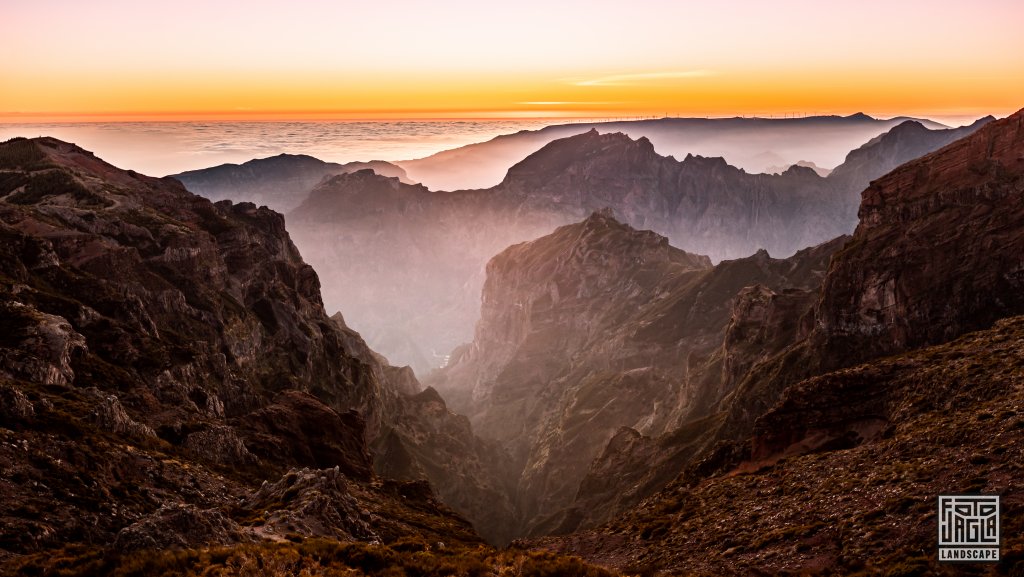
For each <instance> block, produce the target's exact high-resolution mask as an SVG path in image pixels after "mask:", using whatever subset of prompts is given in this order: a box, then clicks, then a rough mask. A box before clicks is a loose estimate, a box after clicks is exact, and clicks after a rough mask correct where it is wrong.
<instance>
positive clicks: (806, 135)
mask: <svg viewBox="0 0 1024 577" xmlns="http://www.w3.org/2000/svg"><path fill="white" fill-rule="evenodd" d="M907 120H915V119H909V118H905V117H896V118H890V119H884V120H882V119H875V118H872V117H870V116H868V115H866V114H853V115H850V116H811V117H806V118H775V119H773V118H710V119H709V118H661V119H654V120H640V121H619V122H596V123H594V122H589V123H574V124H562V125H554V126H548V127H545V128H542V129H539V130H523V131H520V132H517V133H515V134H507V135H502V136H498V137H495V138H493V139H491V140H489V141H487V142H481V143H476V144H470V145H467V146H463V147H460V148H456V149H452V150H446V151H443V152H439V153H437V154H434V155H431V156H428V157H426V158H421V159H417V160H405V161H400V162H397V164H398V165H400V166H401V167H402V168H404V169H405V170H406V171H407V172H408V173H409V177H410V178H411V179H413V180H415V181H417V182H422V183H423V184H425V185H427V186H428V187H430V188H431V189H435V190H436V189H442V190H456V189H473V188H488V187H491V186H494V185H495V184H497V183H498V182H500V181H501V179H502V177H504V175H505V171H506V170H507V169H508V167H509V166H512V165H513V164H515V163H517V162H519V161H520V160H522V159H523V158H525V157H526V156H527V155H528V154H530V153H532V152H534V151H536V150H538V149H540V148H541V147H543V146H544V145H545V144H548V143H550V142H552V141H554V140H558V139H561V138H566V137H569V136H575V135H578V134H582V133H584V132H587V131H589V130H592V129H596V130H597V131H599V132H601V133H602V134H603V133H609V132H621V133H623V134H626V135H627V136H629V137H630V138H632V139H634V140H639V139H640V138H647V139H648V140H650V141H651V143H652V144H653V145H654V147H655V148H656V149H657V151H658V153H660V154H662V155H665V156H675V157H677V158H682V157H684V156H686V155H687V154H694V155H700V156H712V157H713V156H720V157H723V158H725V159H726V161H727V162H728V163H729V164H731V165H733V166H736V167H739V168H742V169H744V170H746V171H747V172H750V173H759V172H771V171H770V170H769V169H770V168H771V167H776V166H789V165H791V164H794V163H796V162H797V161H798V160H805V161H813V162H816V163H817V164H818V165H820V166H825V167H828V166H836V165H837V164H840V163H841V162H842V161H843V158H844V157H845V155H846V153H847V152H849V151H850V150H851V149H853V148H855V147H857V146H859V145H860V144H862V143H864V142H866V141H868V140H870V139H872V138H874V137H876V136H878V135H879V134H881V133H883V132H885V131H887V130H889V129H891V128H893V127H895V126H897V125H899V124H901V123H903V122H905V121H907ZM918 122H920V123H922V124H924V125H925V126H927V127H928V128H931V129H944V128H947V127H946V126H943V125H942V124H939V123H936V122H932V121H929V120H918Z"/></svg>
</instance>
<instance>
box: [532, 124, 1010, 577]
mask: <svg viewBox="0 0 1024 577" xmlns="http://www.w3.org/2000/svg"><path fill="white" fill-rule="evenodd" d="M1022 191H1024V111H1021V112H1018V113H1016V114H1014V115H1012V116H1010V117H1008V118H1006V119H1003V120H999V121H993V122H990V123H988V124H986V125H985V126H984V127H983V128H981V129H980V130H977V131H976V132H975V133H974V134H972V135H970V136H967V137H965V138H962V139H960V140H958V141H956V142H954V143H952V144H950V145H948V146H946V147H944V148H942V149H941V150H939V151H937V152H934V153H931V154H928V155H926V156H924V157H922V158H920V159H918V160H916V161H912V162H909V163H907V164H905V165H903V166H900V167H899V168H897V169H896V170H894V171H892V172H891V173H889V174H887V175H886V176H884V177H883V178H880V179H877V180H875V181H874V182H872V184H871V186H870V187H869V188H867V189H866V190H865V191H864V194H863V201H862V203H861V207H860V213H859V214H860V224H859V225H858V227H857V230H856V232H855V234H854V235H853V237H852V238H851V239H850V240H849V241H848V242H846V243H845V244H844V245H843V247H842V248H841V249H840V250H838V251H837V252H836V253H835V254H834V256H833V258H832V262H831V265H830V266H829V269H828V273H827V274H826V275H825V279H824V281H823V283H822V287H821V289H820V292H819V294H818V296H817V298H816V304H815V305H814V307H813V312H812V313H811V316H810V318H809V319H808V320H807V321H806V322H803V323H801V324H802V325H803V326H805V327H806V329H805V330H802V331H797V332H795V333H794V334H793V339H792V342H791V344H789V345H788V346H784V347H782V349H781V351H780V352H777V353H776V354H774V355H770V356H768V357H766V358H763V359H761V360H760V361H758V362H757V363H756V364H755V365H754V366H753V367H752V368H751V369H749V370H748V371H747V374H746V376H745V377H744V378H743V380H742V381H741V382H740V383H739V384H738V385H737V386H736V388H735V390H734V391H733V392H732V394H731V395H730V396H728V397H726V398H724V399H723V401H722V402H721V403H720V404H719V406H718V411H717V416H715V417H714V418H713V419H711V420H709V421H706V422H705V423H703V424H702V425H703V427H701V429H690V430H687V428H686V427H683V428H680V429H679V430H678V431H675V432H673V433H670V434H667V435H662V436H661V437H658V438H651V437H646V436H643V435H640V434H639V433H637V432H630V431H620V432H619V433H618V434H616V436H615V437H613V439H612V442H611V443H609V445H608V447H607V448H606V450H605V452H604V454H603V455H602V456H601V458H600V459H599V460H598V461H596V462H595V463H594V464H593V466H592V469H591V474H590V476H589V477H588V479H586V480H585V481H584V483H583V484H582V485H581V491H580V494H579V495H578V500H579V501H580V503H581V504H589V505H590V506H593V504H594V503H595V502H599V503H600V502H608V497H605V498H603V499H602V498H601V495H602V494H605V495H610V494H611V493H612V492H614V490H615V489H618V490H627V487H633V486H635V484H636V483H637V482H641V483H644V482H646V483H648V486H650V479H649V477H648V476H647V475H639V476H638V475H636V474H635V473H632V472H630V471H632V470H633V469H631V467H635V466H637V465H638V464H640V463H648V462H649V461H648V460H647V459H648V457H651V456H654V459H655V463H656V464H657V463H658V457H657V455H658V454H662V455H663V454H664V453H666V452H670V453H672V452H674V453H676V454H678V455H681V457H679V458H677V459H675V461H674V462H673V463H672V465H673V467H674V469H675V471H677V472H678V471H682V474H677V477H676V478H675V480H673V481H671V482H670V483H669V484H668V485H667V486H666V488H665V489H663V490H661V491H660V492H658V493H656V494H655V495H653V496H650V497H648V498H647V499H646V500H643V501H642V502H641V503H640V504H639V505H637V506H636V507H635V508H633V509H632V510H631V511H630V512H629V513H628V514H626V515H624V516H623V517H621V518H619V519H617V520H614V521H612V522H611V523H610V524H607V525H605V526H603V527H601V528H598V529H590V530H586V531H582V532H577V533H575V534H573V535H571V536H569V537H565V538H548V539H546V540H542V541H540V542H535V543H533V545H534V546H544V547H548V548H553V549H556V550H559V551H563V552H572V553H575V554H580V555H583V556H584V557H586V558H588V559H590V560H594V561H598V562H602V563H607V564H610V565H613V566H618V567H642V568H646V569H647V570H651V571H656V570H658V569H662V568H679V567H685V568H686V570H688V571H694V572H712V573H736V572H744V571H758V572H769V573H778V572H786V571H789V572H799V571H821V570H832V571H838V572H843V573H848V572H854V571H865V572H868V573H872V572H878V571H882V570H883V569H886V568H899V570H901V571H907V572H928V571H937V570H938V567H937V562H936V558H935V557H934V555H932V554H929V553H928V552H929V551H931V550H932V549H933V548H934V546H935V533H936V518H935V515H934V512H933V511H934V503H935V498H936V495H938V494H947V493H954V494H955V493H984V494H999V495H1001V497H1002V502H1003V503H1004V504H1005V505H1004V510H1003V519H1005V524H1004V531H1006V532H1005V533H1003V535H1008V536H1009V537H1007V538H1004V541H1003V543H1002V547H1003V555H1004V557H1003V559H1004V562H1005V564H1004V566H1006V567H1009V566H1012V565H1013V564H1014V563H1017V562H1018V561H1017V560H1018V559H1019V558H1020V555H1022V554H1024V541H1022V540H1021V538H1020V535H1021V532H1020V528H1021V521H1020V519H1021V517H1020V509H1021V507H1020V502H1021V501H1020V500H1021V495H1024V483H1022V482H1021V480H1020V476H1019V475H1017V474H1016V472H1015V471H1016V469H1017V468H1018V466H1017V464H1016V462H1017V455H1020V454H1022V451H1024V436H1022V435H1021V434H1020V429H1021V426H1022V423H1021V419H1020V415H1019V406H1020V403H1021V400H1022V399H1021V389H1020V386H1019V384H1020V380H1021V378H1022V375H1024V356H1022V354H1021V351H1022V350H1024V348H1022V346H1021V345H1022V343H1024V341H1022V339H1024V332H1022V326H1024V320H1022V319H1024V316H1020V315H1024V301H1022V300H1021V299H1020V295H1021V294H1022V293H1021V289H1022V288H1024V287H1022V284H1024V279H1022V278H1021V275H1020V269H1021V262H1020V255H1021V254H1022V249H1024V247H1022V246H1021V243H1022V242H1024V237H1022V236H1021V234H1020V231H1021V230H1022V227H1024V213H1022V210H1024V192H1022ZM741 308H744V309H749V308H750V307H745V306H744V307H741ZM755 308H756V307H755ZM769 316H770V315H769ZM787 316H788V315H787ZM755 318H767V317H765V315H763V314H759V315H756V316H755ZM792 318H796V317H791V319H792ZM804 318H807V317H806V316H805V317H804ZM790 322H792V321H790ZM745 324H748V323H747V322H745V321H743V322H741V325H745ZM735 325H736V319H735V318H734V322H733V326H735ZM755 326H756V324H755ZM731 330H732V327H731V328H730V331H731ZM972 331H976V332H972ZM742 332H743V333H745V334H748V335H749V334H750V331H749V329H743V330H742ZM700 439H703V441H700V442H697V443H695V440H700ZM687 445H688V446H689V448H686V446H687ZM662 459H664V457H662ZM616 471H625V472H626V473H625V475H624V477H623V478H621V479H615V472H616ZM609 479H612V480H609ZM590 490H593V491H594V493H593V495H596V496H597V497H598V499H597V500H596V501H595V500H594V499H590V498H589V497H590V496H588V494H587V492H588V491H590ZM588 499H589V500H588ZM725 518H728V519H729V521H728V523H723V519H725ZM921 551H924V552H925V553H923V554H922V553H920V552H921Z"/></svg>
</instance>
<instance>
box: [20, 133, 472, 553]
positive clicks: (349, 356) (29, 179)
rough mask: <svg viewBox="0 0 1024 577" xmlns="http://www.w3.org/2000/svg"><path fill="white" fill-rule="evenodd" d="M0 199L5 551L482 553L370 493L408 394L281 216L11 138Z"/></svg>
mask: <svg viewBox="0 0 1024 577" xmlns="http://www.w3.org/2000/svg"><path fill="white" fill-rule="evenodd" d="M0 197H2V199H0V236H2V238H3V242H2V243H0V308H2V311H3V312H2V314H0V319H2V321H0V322H2V323H3V327H2V330H0V335H2V336H0V391H2V392H0V413H2V414H3V416H4V418H3V420H2V423H3V425H2V427H0V434H2V435H3V439H4V442H3V444H2V447H3V448H2V449H0V466H2V467H3V470H4V471H5V474H4V475H3V477H4V480H3V481H2V483H3V491H2V492H3V495H4V498H3V499H2V500H0V520H2V521H0V525H2V527H3V530H2V531H0V533H2V534H3V535H4V540H3V543H0V547H2V548H3V549H4V550H6V551H8V552H10V553H27V552H32V551H39V550H45V549H48V548H53V547H59V546H65V545H68V544H74V543H113V542H115V541H116V542H117V543H119V544H120V546H121V547H122V548H125V549H130V548H135V547H166V546H205V545H211V544H230V543H238V542H244V541H252V540H260V539H264V538H271V539H282V538H283V537H284V535H285V534H287V533H292V532H294V533H298V534H301V535H307V536H312V535H330V536H333V537H341V538H351V539H356V540H366V541H371V540H388V541H390V540H394V539H397V538H400V537H402V536H423V537H427V538H430V537H433V538H443V539H446V540H448V539H450V540H454V541H457V542H475V541H476V540H477V538H476V537H475V535H474V534H473V532H472V528H471V527H470V526H469V525H468V523H466V522H465V521H463V520H462V519H461V518H459V517H457V516H455V515H454V514H452V513H451V511H450V510H448V509H446V508H445V507H444V506H442V505H440V504H439V503H438V502H437V501H436V499H435V498H434V497H433V496H432V494H431V493H430V491H429V488H426V489H418V490H417V491H416V492H415V494H416V495H418V496H415V497H411V498H406V497H403V496H402V495H400V494H398V493H399V492H400V491H401V490H404V489H401V487H402V486H403V485H401V484H395V485H393V491H392V493H387V491H385V490H384V489H382V488H381V486H380V484H379V482H378V481H377V480H376V478H375V475H374V473H373V462H372V459H371V455H370V453H369V452H368V450H367V445H366V443H367V438H370V439H372V438H375V437H377V436H378V435H379V433H380V432H381V430H382V428H383V427H384V425H385V423H387V422H388V416H389V415H393V414H394V413H395V411H397V408H396V407H397V406H398V405H399V404H400V403H401V394H402V393H403V392H410V391H409V390H407V389H408V388H409V385H408V383H405V384H404V385H403V384H402V382H401V379H400V377H401V374H400V371H397V370H396V369H393V368H391V367H388V366H386V365H384V364H383V363H381V362H380V361H379V359H375V358H373V357H372V356H370V355H369V352H368V351H369V350H368V349H366V346H365V344H364V343H362V342H361V340H358V339H356V338H354V337H353V336H352V335H348V334H346V333H345V332H344V331H343V330H342V329H341V328H340V327H339V326H337V325H336V324H335V322H333V321H332V320H331V319H330V318H328V317H327V315H326V314H325V312H324V309H323V306H322V304H321V300H320V294H319V282H318V280H317V276H316V274H315V273H314V272H313V270H312V269H311V268H310V267H309V266H308V265H306V264H305V263H304V262H303V261H302V259H301V258H300V256H299V254H298V251H297V250H296V249H295V246H294V245H293V244H292V243H291V241H290V240H289V237H288V234H287V233H286V231H285V229H284V219H283V218H282V217H281V215H279V214H277V213H275V212H273V211H270V210H268V209H265V208H263V209H259V208H256V207H255V206H254V205H252V204H248V203H242V204H238V205H235V204H232V203H230V202H220V203H217V204H213V203H211V202H210V201H208V200H206V199H203V198H200V197H197V196H195V195H192V194H190V193H188V192H187V191H186V190H185V189H184V188H183V187H182V186H181V185H180V184H179V183H178V182H177V181H174V180H171V179H154V178H149V177H145V176H141V175H138V174H136V173H133V172H130V171H129V172H125V171H121V170H119V169H116V168H114V167H112V166H110V165H108V164H106V163H104V162H103V161H101V160H99V159H97V158H96V157H94V156H93V155H92V154H91V153H88V152H86V151H84V150H82V149H79V148H77V147H75V146H74V145H71V144H67V143H63V142H60V141H57V140H54V139H48V138H42V139H35V140H25V139H16V140H13V141H9V142H6V143H3V144H0ZM289 470H291V472H289ZM263 481H267V482H268V483H267V484H264V485H263V488H262V489H259V491H257V489H258V488H259V487H260V483H261V482H263ZM413 485H415V483H413ZM403 503H405V504H403Z"/></svg>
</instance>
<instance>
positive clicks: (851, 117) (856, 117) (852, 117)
mask: <svg viewBox="0 0 1024 577" xmlns="http://www.w3.org/2000/svg"><path fill="white" fill-rule="evenodd" d="M846 120H875V118H874V117H873V116H869V115H867V114H864V113H863V112H856V113H854V114H851V115H849V116H847V117H846Z"/></svg>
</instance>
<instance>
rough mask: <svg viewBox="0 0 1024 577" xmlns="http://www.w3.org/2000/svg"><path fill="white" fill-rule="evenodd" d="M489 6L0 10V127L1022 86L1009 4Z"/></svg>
mask: <svg viewBox="0 0 1024 577" xmlns="http://www.w3.org/2000/svg"><path fill="white" fill-rule="evenodd" d="M497 6H498V5H496V4H491V3H476V2H469V1H458V0H447V1H442V2H432V3H421V2H402V1H383V2H375V3H356V2H307V3H286V2H280V1H274V0H260V1H255V2H245V3H242V2H218V3H209V2H201V1H197V0H183V1H181V2H176V3H166V4H159V5H158V4H155V3H145V2H128V1H122V0H98V1H97V2H89V3H85V2H68V1H66V0H39V1H35V2H31V3H29V2H16V3H15V2H6V3H5V6H4V7H3V16H4V17H3V18H2V19H0V47H2V50H3V53H4V54H5V55H7V57H5V58H4V60H3V62H2V63H0V120H3V121H7V122H12V121H14V122H16V121H26V122H29V121H31V122H37V121H47V120H110V119H114V120H117V119H123V120H159V119H168V120H182V119H206V120H215V119H266V120H272V119H331V118H335V119H346V118H470V117H473V118H479V117H482V118H487V117H522V116H531V117H546V116H550V117H573V116H586V117H600V116H629V115H655V116H663V115H722V114H730V115H732V114H764V115H783V114H809V113H840V114H846V113H852V112H856V111H865V112H868V113H872V114H878V115H886V114H919V115H931V116H943V115H952V116H955V115H964V116H972V115H980V114H987V113H994V114H1006V113H1008V112H1011V111H1012V110H1015V109H1016V108H1017V107H1019V104H1020V102H1019V95H1020V94H1021V93H1024V42H1022V40H1021V36H1020V34H1019V24H1020V22H1022V21H1024V4H1022V3H1021V2H1019V1H1015V0H981V1H953V0H940V1H928V2H925V1H918V0H913V1H905V2H899V3H892V2H881V1H877V2H876V1H867V2H856V3H855V2H844V3H829V4H821V3H818V2H811V1H805V0H801V1H786V2H774V3H764V2H740V1H733V2H720V3H714V4H704V5H701V4H696V3H690V2H677V1H675V2H660V1H659V2H645V3H628V4H627V3H618V2H609V1H587V2H582V1H570V2H560V3H557V5H549V4H547V3H543V2H539V1H527V2H516V3H506V4H504V5H501V6H500V8H496V7H497ZM12 55H13V57H11V56H12Z"/></svg>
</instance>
